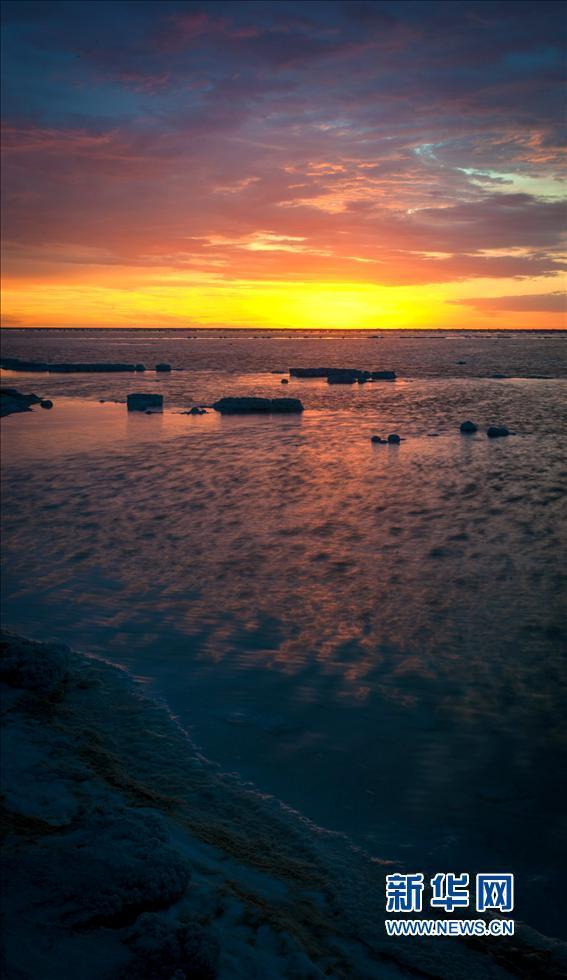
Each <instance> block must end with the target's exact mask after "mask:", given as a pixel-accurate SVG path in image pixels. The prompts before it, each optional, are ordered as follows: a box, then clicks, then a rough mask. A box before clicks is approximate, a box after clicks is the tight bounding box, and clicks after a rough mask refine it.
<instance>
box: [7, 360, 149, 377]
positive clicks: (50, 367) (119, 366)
mask: <svg viewBox="0 0 567 980" xmlns="http://www.w3.org/2000/svg"><path fill="white" fill-rule="evenodd" d="M0 367H2V368H4V369H5V370H7V371H39V372H47V373H48V374H88V373H92V374H96V373H112V372H115V371H145V367H144V365H143V364H123V363H121V362H118V363H110V362H109V363H106V362H104V361H95V362H88V361H87V362H73V361H69V362H67V363H66V362H54V363H52V364H50V363H48V362H47V361H23V360H21V359H20V358H19V357H2V358H0Z"/></svg>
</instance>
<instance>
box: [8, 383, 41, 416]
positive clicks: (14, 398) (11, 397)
mask: <svg viewBox="0 0 567 980" xmlns="http://www.w3.org/2000/svg"><path fill="white" fill-rule="evenodd" d="M40 402H41V398H39V397H38V396H37V395H34V394H31V395H24V394H22V392H21V391H18V390H17V388H1V389H0V416H2V418H4V416H6V415H13V414H14V413H15V412H29V411H30V406H31V405H37V404H39V403H40Z"/></svg>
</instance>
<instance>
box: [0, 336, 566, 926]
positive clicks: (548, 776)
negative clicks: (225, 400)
mask: <svg viewBox="0 0 567 980" xmlns="http://www.w3.org/2000/svg"><path fill="white" fill-rule="evenodd" d="M187 334H191V331H188V332H187ZM191 336H192V337H194V335H193V334H191ZM565 349H566V341H565V336H564V335H544V334H528V335H526V334H519V333H516V334H510V335H503V334H497V333H494V334H488V333H487V334H481V335H479V334H476V335H475V334H473V335H471V334H464V333H463V334H457V335H446V334H443V333H429V332H428V333H427V334H424V335H421V336H420V335H416V334H410V335H407V334H406V335H399V334H384V335H382V336H381V337H380V339H369V338H368V337H367V336H361V335H358V334H355V335H354V336H353V335H350V336H344V335H338V336H337V335H332V336H330V337H329V335H322V336H317V337H316V338H313V337H303V336H298V335H289V334H285V335H281V334H279V335H278V334H268V333H265V334H264V333H263V334H261V335H252V334H245V335H242V336H239V337H234V335H223V336H219V335H216V336H212V335H209V334H207V335H202V336H199V337H197V338H195V339H187V335H185V334H184V335H183V336H179V335H178V334H172V333H157V332H156V333H154V334H150V333H144V334H142V335H136V336H132V335H131V334H128V333H126V332H116V331H112V332H110V333H108V334H105V335H101V334H100V333H99V334H97V333H95V332H91V333H89V332H81V333H79V332H77V333H73V334H66V333H63V332H59V331H58V332H53V333H49V334H47V333H35V334H23V333H20V332H14V333H11V334H10V335H9V336H8V337H7V338H6V340H5V343H4V352H5V353H6V354H7V355H8V354H10V355H16V356H21V357H36V358H37V359H46V360H58V359H60V360H80V359H82V360H89V359H92V360H95V359H99V360H103V359H104V360H132V361H143V362H145V363H146V364H147V365H153V364H155V363H156V362H157V361H160V360H169V361H170V362H171V363H172V364H173V366H174V367H175V368H180V369H182V370H179V371H174V372H173V373H172V376H171V377H166V378H160V377H159V376H156V375H155V373H154V372H147V373H146V375H145V376H143V377H139V376H136V377H128V376H127V375H116V376H112V375H85V376H81V375H67V376H48V375H33V376H22V375H14V374H6V376H5V378H4V380H5V382H6V383H9V384H13V385H15V386H17V387H18V388H20V389H21V390H24V391H30V390H35V391H37V392H38V393H40V394H42V395H45V396H49V397H52V398H53V399H54V401H55V407H54V409H53V410H52V411H51V412H44V411H41V410H39V409H38V410H36V411H34V412H33V413H29V414H26V415H22V416H12V417H11V418H9V419H7V420H4V421H3V423H2V427H3V435H4V468H3V478H4V491H5V492H4V529H5V535H4V563H5V575H4V610H5V619H6V622H7V623H8V625H10V626H12V627H13V628H17V629H19V630H21V631H23V632H26V633H28V634H30V635H33V636H37V637H45V636H54V637H57V638H60V639H64V640H66V641H67V642H69V643H70V644H72V645H74V646H76V647H78V648H80V649H87V650H92V651H95V652H100V653H104V654H105V655H107V656H111V657H112V658H113V659H114V660H115V661H117V662H120V663H122V664H125V665H126V666H128V667H129V668H130V669H131V670H132V671H133V672H134V673H135V674H136V675H137V676H140V677H143V678H144V679H145V682H146V683H147V685H148V688H149V690H150V691H152V692H154V693H156V694H157V695H160V696H162V697H164V698H165V699H166V700H167V701H168V703H169V704H170V706H171V707H172V709H173V711H174V712H175V713H176V714H177V715H178V716H179V717H180V719H181V720H182V722H183V724H184V725H186V726H187V727H188V728H190V729H191V731H192V735H193V738H194V739H195V741H196V742H197V743H198V744H199V745H200V746H201V747H202V749H203V751H204V752H205V753H206V754H207V755H208V756H209V757H210V758H212V759H214V760H216V761H217V762H218V763H219V764H220V765H221V766H222V767H223V768H224V769H226V770H228V771H234V772H236V773H238V774H239V775H240V776H241V777H242V779H244V780H250V781H253V782H254V783H255V784H256V785H257V786H258V787H259V788H260V789H261V790H263V791H265V792H267V793H271V794H274V795H276V796H277V797H278V798H280V799H282V800H283V801H284V802H286V803H287V804H289V805H290V806H291V807H293V808H295V809H297V810H298V811H299V812H300V813H301V814H303V815H305V816H307V817H309V818H311V819H312V820H313V821H315V822H316V823H319V824H320V825H322V826H325V827H328V828H331V829H335V830H338V831H342V832H344V833H347V834H348V835H349V836H350V837H351V838H352V839H353V840H354V841H355V842H357V843H358V844H360V845H361V846H362V847H364V848H365V849H366V850H367V851H368V852H369V853H370V854H372V855H374V856H376V857H378V858H380V859H385V860H393V861H399V862H402V863H403V864H404V865H406V866H408V867H409V868H410V870H418V871H424V872H428V871H432V872H434V871H437V870H453V871H457V872H459V871H465V870H468V871H469V872H471V873H473V874H474V873H476V872H477V871H483V870H484V871H491V870H492V871H494V870H496V871H502V870H510V871H514V872H515V873H516V874H517V875H518V884H517V893H518V902H517V914H518V917H519V918H524V919H526V920H527V921H529V922H530V923H531V924H534V925H536V926H538V927H539V928H541V929H542V931H544V932H547V933H551V934H559V933H560V932H561V930H562V927H563V922H562V912H561V903H560V901H559V896H560V895H561V894H562V888H563V877H562V876H563V874H564V873H565V870H566V868H565V863H564V858H565V836H566V828H565V823H564V816H563V814H564V813H565V806H564V801H563V805H562V801H561V793H562V774H564V772H565V761H566V755H567V752H566V744H565V743H566V731H565V723H564V718H565V714H564V712H565V690H566V683H565V681H566V672H565V661H564V659H562V658H563V656H564V618H563V617H564V605H563V604H562V594H563V595H564V591H563V593H562V590H564V581H563V579H562V556H563V552H562V548H563V547H564V541H563V540H562V536H561V528H562V525H563V526H564V521H565V511H564V503H563V498H562V486H563V485H564V483H565V476H566V471H567V465H566V463H565V454H564V438H565V419H564V414H563V412H564V406H565V394H566V388H567V385H566V383H565V380H563V379H564V377H565ZM459 361H464V362H465V363H464V364H460V363H457V362H459ZM295 364H297V365H303V366H315V365H326V364H329V365H351V366H358V367H371V368H393V369H394V370H396V371H398V373H399V375H400V380H399V381H398V382H397V383H396V384H381V385H380V384H374V385H362V386H358V385H356V386H353V387H350V386H345V387H343V386H329V385H327V384H326V383H325V382H324V381H291V382H290V384H289V385H288V386H287V387H285V388H284V387H282V386H281V383H280V377H279V376H278V375H277V374H272V373H271V372H274V371H283V370H287V368H289V367H290V366H291V365H295ZM493 374H506V375H508V377H507V378H505V379H495V378H492V377H490V376H491V375H493ZM132 390H148V391H153V390H160V391H163V392H164V393H165V395H166V405H167V411H166V412H164V414H163V415H154V416H151V417H147V416H145V415H140V416H138V415H136V416H133V415H130V416H128V415H127V413H126V411H125V408H124V406H123V405H122V404H117V403H116V402H115V401H112V400H113V399H116V400H117V401H120V400H123V399H124V398H125V396H126V393H127V392H128V391H132ZM235 393H241V394H268V395H272V396H276V395H280V394H286V395H299V397H301V399H302V401H303V402H304V405H305V407H306V411H305V413H304V414H303V416H301V417H287V418H286V417H279V418H278V417H274V418H261V417H259V418H224V419H223V418H220V417H219V416H218V415H216V414H214V413H210V414H208V415H206V416H203V417H197V418H195V417H189V416H185V415H181V414H179V410H180V409H182V408H187V407H189V406H190V405H191V404H192V403H194V402H196V403H208V402H210V401H211V400H213V399H214V398H217V397H220V396H221V395H224V394H235ZM99 399H105V400H107V401H106V403H105V404H100V403H99ZM108 400H111V401H108ZM465 418H472V419H473V420H474V421H476V422H477V423H478V424H479V426H481V427H482V426H484V427H486V425H488V424H491V423H496V424H499V423H502V424H506V425H508V426H509V428H510V429H512V430H513V431H514V433H515V434H514V435H513V436H512V437H510V438H509V439H507V440H495V441H491V440H488V439H486V436H485V435H484V434H483V432H482V430H481V431H480V432H479V434H478V435H476V436H474V437H468V438H467V437H463V436H461V435H460V434H459V432H458V425H459V423H460V422H461V421H462V420H463V419H465ZM391 431H397V432H399V433H400V434H401V435H402V436H403V437H404V442H403V443H402V445H401V446H400V447H389V446H388V447H385V446H373V445H371V443H370V441H369V437H370V435H371V434H372V433H374V432H377V433H379V434H381V435H383V436H384V435H387V434H388V433H389V432H391Z"/></svg>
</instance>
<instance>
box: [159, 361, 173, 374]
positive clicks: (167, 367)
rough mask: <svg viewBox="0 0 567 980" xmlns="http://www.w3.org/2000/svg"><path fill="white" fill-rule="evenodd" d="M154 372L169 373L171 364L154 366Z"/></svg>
mask: <svg viewBox="0 0 567 980" xmlns="http://www.w3.org/2000/svg"><path fill="white" fill-rule="evenodd" d="M156 371H160V372H162V373H163V372H166V371H171V364H165V363H163V364H156Z"/></svg>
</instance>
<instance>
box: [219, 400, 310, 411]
mask: <svg viewBox="0 0 567 980" xmlns="http://www.w3.org/2000/svg"><path fill="white" fill-rule="evenodd" d="M212 407H213V408H214V409H215V411H217V412H220V413H221V415H250V414H252V413H254V414H256V413H262V414H267V413H270V412H272V413H273V412H281V413H288V412H302V411H303V405H302V403H301V402H300V400H299V398H255V397H242V398H231V397H228V398H220V399H219V400H218V401H216V402H214V403H213V406H212Z"/></svg>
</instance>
